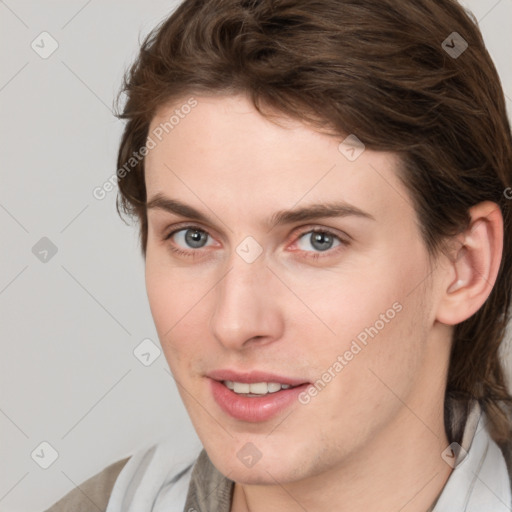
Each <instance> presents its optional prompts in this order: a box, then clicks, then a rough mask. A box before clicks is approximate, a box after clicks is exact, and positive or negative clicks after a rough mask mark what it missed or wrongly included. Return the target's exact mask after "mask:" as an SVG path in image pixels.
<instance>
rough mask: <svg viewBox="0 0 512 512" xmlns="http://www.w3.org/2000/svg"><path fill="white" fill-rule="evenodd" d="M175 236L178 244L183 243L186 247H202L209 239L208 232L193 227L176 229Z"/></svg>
mask: <svg viewBox="0 0 512 512" xmlns="http://www.w3.org/2000/svg"><path fill="white" fill-rule="evenodd" d="M173 236H174V237H175V240H176V242H177V243H178V245H181V246H182V247H183V248H185V249H187V248H192V249H200V248H201V247H204V246H205V245H206V242H207V240H208V233H206V232H204V231H201V230H199V229H191V228H185V229H180V230H179V231H176V233H174V235H173ZM180 242H181V243H180Z"/></svg>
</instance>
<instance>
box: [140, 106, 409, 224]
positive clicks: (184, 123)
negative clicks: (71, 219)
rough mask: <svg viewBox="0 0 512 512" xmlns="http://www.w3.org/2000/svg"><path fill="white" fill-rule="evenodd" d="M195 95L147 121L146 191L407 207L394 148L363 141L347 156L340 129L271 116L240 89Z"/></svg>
mask: <svg viewBox="0 0 512 512" xmlns="http://www.w3.org/2000/svg"><path fill="white" fill-rule="evenodd" d="M194 101H195V103H196V104H195V106H194V107H193V108H190V109H189V108H183V106H184V105H186V104H188V103H190V102H189V98H184V99H183V100H181V101H177V102H174V103H173V104H172V105H168V106H165V107H162V108H161V109H160V110H159V111H158V112H157V115H156V116H155V117H154V119H153V120H152V122H151V125H150V129H149V136H150V137H151V138H152V139H153V141H154V143H155V147H154V148H153V149H152V150H151V151H150V152H149V153H148V155H147V156H146V165H145V172H146V187H147V193H148V198H151V197H152V195H154V194H156V193H162V192H164V193H168V194H169V195H173V196H174V197H177V196H179V197H181V198H186V199H188V200H189V202H193V203H194V204H195V205H198V204H199V202H198V199H201V200H202V201H203V202H205V201H206V199H208V200H209V201H210V202H215V203H217V204H221V203H222V204H223V206H224V207H226V208H227V207H228V206H229V205H232V207H233V211H235V204H239V205H243V206H244V208H245V209H246V210H247V209H249V208H250V207H252V208H255V209H266V210H269V209H275V210H277V209H280V208H283V207H291V206H292V205H294V204H297V203H298V202H299V201H301V202H302V201H308V200H311V201H317V200H345V201H347V202H352V203H353V204H354V203H355V202H357V203H358V204H357V206H358V207H360V208H362V209H366V210H367V211H369V212H370V213H372V214H376V215H379V214H383V213H385V211H387V210H389V209H390V208H394V209H396V208H397V207H407V208H410V202H409V201H408V195H407V192H406V191H405V190H404V188H403V186H402V184H401V182H400V181H399V179H398V176H397V168H398V165H399V160H398V158H397V157H396V156H395V155H394V154H391V153H384V152H375V151H370V150H368V149H365V150H364V151H363V152H362V153H361V154H360V155H359V156H358V157H357V158H356V159H349V158H347V154H346V152H344V148H345V146H342V147H341V149H340V143H341V142H342V141H343V140H344V138H343V137H342V136H340V137H333V136H329V135H326V134H323V133H319V132H318V131H316V130H314V129H313V128H311V127H309V126H307V125H305V124H303V123H301V122H300V121H297V120H294V119H290V118H286V117H280V118H279V119H278V123H279V124H275V123H273V122H272V121H271V120H269V119H267V118H266V117H264V116H262V115H261V114H259V113H258V112H257V110H256V109H255V108H254V106H253V105H252V103H251V102H250V101H249V100H248V99H247V98H246V97H244V96H221V97H199V96H195V97H194ZM187 102H188V103H187ZM349 156H350V154H349ZM352 156H353V154H352ZM356 156H357V154H356ZM206 202H208V201H206ZM400 202H401V203H403V204H402V205H400ZM402 213H403V212H402Z"/></svg>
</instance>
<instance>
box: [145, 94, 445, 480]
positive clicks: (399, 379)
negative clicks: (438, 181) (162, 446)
mask: <svg viewBox="0 0 512 512" xmlns="http://www.w3.org/2000/svg"><path fill="white" fill-rule="evenodd" d="M196 99H197V102H198V104H197V106H196V107H195V108H194V109H192V110H191V112H190V113H189V114H188V115H186V116H184V117H183V119H180V121H179V124H176V125H175V126H174V128H173V129H172V130H169V133H168V134H165V135H164V136H163V137H162V141H161V142H158V143H157V145H156V147H155V148H154V149H152V150H151V151H150V152H149V154H148V156H147V157H146V187H147V197H148V202H149V203H151V202H152V201H153V200H154V199H155V197H156V196H157V195H161V196H165V197H167V198H170V199H172V200H175V201H179V202H180V203H183V204H185V205H187V206H188V207H190V208H193V209H194V210H197V211H198V212H200V214H201V217H202V218H201V220H198V219H197V218H195V217H194V216H191V215H189V212H184V211H182V212H181V214H177V213H171V212H170V211H166V210H165V209H164V208H162V207H150V208H148V224H149V227H148V242H147V254H146V284H147V293H148V298H149V303H150V307H151V311H152V315H153V318H154V321H155V324H156V328H157V331H158V334H159V338H160V341H161V344H162V347H163V350H164V352H165V356H166V359H167V361H168V364H169V366H170V369H171V371H172V373H173V375H174V377H175V379H176V382H177V383H178V388H179V391H180V394H181V397H182V399H183V402H184V404H185V406H186V408H187V410H188V413H189V415H190V418H191V420H192V422H193V424H194V427H195V429H196V430H197V433H198V435H199V437H200V439H201V441H202V443H203V445H204V447H205V449H206V451H207V452H208V454H209V456H210V458H211V460H212V462H213V463H214V464H215V466H216V467H217V468H218V469H219V470H220V471H221V472H222V473H223V474H225V475H226V476H228V478H230V479H233V480H235V481H237V482H244V483H249V484H250V483H268V484H275V483H276V482H280V483H286V482H297V481H301V480H305V479H307V478H315V477H316V476H319V475H322V474H326V472H329V471H335V470H337V469H339V468H342V467H348V465H352V467H353V466H354V464H356V463H357V461H358V460H366V462H365V464H368V460H369V457H370V458H371V457H374V455H375V454H377V453H379V451H380V452H384V451H385V450H395V451H396V450H398V449H403V450H404V451H405V452H407V450H408V447H411V446H413V444H415V445H416V446H417V445H418V443H422V442H425V443H434V444H435V445H436V449H437V447H439V453H441V451H442V449H443V448H444V447H445V446H446V444H445V443H446V438H445V434H444V430H443V426H442V425H443V423H442V404H443V394H444V383H445V376H446V372H447V365H448V356H449V348H450V347H449V337H450V332H451V331H450V329H449V328H448V327H447V326H446V325H443V324H440V323H439V322H437V321H436V312H437V307H438V303H439V297H440V295H441V288H442V283H441V281H442V280H441V278H440V277H439V276H440V275H441V274H442V270H440V269H445V267H444V266H443V265H441V264H436V265H431V264H430V262H429V258H428V254H427V250H426V248H425V245H424V243H423V241H422V239H421V235H420V228H419V223H418V220H417V218H416V215H415V213H414V211H413V208H412V201H411V199H410V195H409V193H408V192H407V191H406V189H405V188H404V186H403V185H402V184H401V182H400V181H399V178H398V175H397V168H398V159H397V157H396V156H394V155H393V154H389V153H382V152H374V151H371V150H369V149H366V150H365V151H363V152H362V153H361V154H360V155H359V156H358V157H357V158H356V159H355V160H354V157H355V156H357V154H358V153H357V150H356V151H354V153H353V154H352V153H351V151H350V150H349V151H348V152H344V151H343V146H342V151H340V148H339V145H340V142H342V140H343V138H338V139H336V138H335V137H330V136H327V135H325V134H320V133H318V132H316V131H315V130H313V129H312V128H309V127H307V126H305V125H303V124H301V123H299V122H297V121H292V120H290V119H286V120H281V124H283V123H284V125H283V126H278V125H276V124H273V123H272V122H271V121H269V120H268V119H265V118H264V117H262V116H260V115H259V114H258V113H257V111H256V110H255V109H254V107H253V106H252V104H251V103H250V102H249V101H248V100H247V99H246V98H245V97H244V96H229V97H228V96H225V97H215V98H214V97H197V96H196ZM184 103H185V100H184ZM176 106H177V105H172V107H171V106H169V107H168V108H162V109H161V110H160V111H159V112H158V115H157V116H155V118H154V119H153V121H152V123H151V127H150V133H151V132H152V131H153V130H154V129H155V127H157V126H158V125H159V124H160V123H162V122H165V121H167V120H168V119H169V118H170V116H171V115H172V113H173V111H174V110H175V108H176ZM178 106H179V105H178ZM356 135H357V134H356ZM347 156H348V157H349V158H347ZM334 203H340V204H341V203H342V204H343V205H345V206H346V208H347V209H346V210H345V211H344V212H345V214H344V215H341V214H340V215H338V216H327V215H325V216H318V217H316V218H310V217H308V216H303V217H298V216H297V217H295V218H294V217H291V216H290V217H284V218H282V219H281V220H282V222H278V223H273V220H275V219H276V214H277V213H278V212H284V211H287V212H293V211H298V210H301V209H303V208H308V207H311V206H312V205H317V204H322V205H333V204H334ZM160 204H162V203H160ZM340 211H342V210H340ZM355 212H358V213H355ZM197 230H200V231H199V232H197ZM312 230H315V231H319V232H320V233H312ZM172 232H174V235H172V236H170V237H169V238H167V237H168V236H169V235H170V234H171V233H172ZM322 233H324V234H323V235H322ZM315 237H316V238H315ZM166 238H167V239H166ZM177 251H182V252H177ZM437 263H439V262H437ZM443 271H444V270H443ZM445 281H446V280H445ZM445 281H443V283H445ZM365 333H366V336H365ZM370 333H371V334H370ZM362 340H365V341H362ZM336 363H339V364H336ZM265 374H271V376H269V375H265ZM326 374H327V375H326ZM329 376H330V378H329ZM319 379H320V380H321V381H322V383H323V384H324V385H323V386H322V385H318V389H320V391H317V392H316V395H315V392H314V391H312V389H313V386H312V385H313V384H314V383H315V382H317V381H318V380H319ZM223 380H231V381H237V380H238V381H241V382H247V381H253V382H254V381H256V382H261V381H266V382H277V383H291V384H302V386H300V387H299V388H297V389H289V390H282V391H278V392H275V393H269V394H268V395H265V397H263V398H261V397H244V396H242V397H240V396H239V395H237V394H235V393H234V391H230V390H228V389H227V387H226V386H225V385H224V384H222V383H220V382H219V381H223ZM259 387H260V388H261V389H260V390H258V389H257V388H258V386H256V387H255V388H253V389H255V390H256V391H261V390H263V391H264V390H265V388H264V387H261V386H259ZM237 389H239V390H240V389H241V390H244V387H243V386H241V387H238V386H237ZM411 433H412V438H413V439H412V440H410V439H409V438H410V437H411ZM370 453H371V454H374V455H372V456H370V455H369V454H370ZM365 456H368V457H366V459H365Z"/></svg>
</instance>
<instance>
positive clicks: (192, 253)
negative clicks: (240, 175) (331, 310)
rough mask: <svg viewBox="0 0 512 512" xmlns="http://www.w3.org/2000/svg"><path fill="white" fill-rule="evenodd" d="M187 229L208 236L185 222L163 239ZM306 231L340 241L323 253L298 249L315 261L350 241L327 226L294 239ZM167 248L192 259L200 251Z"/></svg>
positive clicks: (343, 246) (165, 239)
mask: <svg viewBox="0 0 512 512" xmlns="http://www.w3.org/2000/svg"><path fill="white" fill-rule="evenodd" d="M189 229H191V230H196V231H200V232H202V233H206V234H207V235H208V236H210V235H209V233H208V232H207V231H205V230H204V229H202V228H200V227H199V226H195V225H193V224H187V225H184V226H180V227H179V228H177V229H174V230H173V231H171V232H170V233H169V234H168V235H166V236H164V241H167V240H169V239H170V238H171V237H172V236H173V235H175V234H176V233H178V232H179V231H183V230H189ZM307 233H323V234H327V235H329V236H332V237H334V238H337V239H338V240H339V241H340V245H338V246H336V247H335V248H333V249H328V250H327V251H325V254H324V253H322V252H315V253H313V254H309V253H310V252H312V251H300V249H299V252H305V253H306V254H307V256H306V258H309V259H312V260H315V261H316V260H318V259H320V258H324V257H328V256H332V255H333V254H336V253H337V252H338V251H339V250H342V249H344V248H345V247H347V246H348V245H350V242H349V241H348V240H347V239H343V238H341V237H340V236H339V235H338V234H336V233H335V232H334V231H331V230H329V229H327V228H320V227H316V228H309V229H304V231H301V232H299V233H298V234H297V235H296V241H297V240H299V239H300V238H301V237H302V236H304V235H305V234H307ZM169 249H170V250H171V251H172V252H174V253H175V254H178V255H180V256H184V257H186V258H192V259H194V258H195V257H196V256H198V253H199V252H200V251H199V249H196V250H190V251H185V250H183V249H179V248H178V247H176V246H174V245H173V244H169Z"/></svg>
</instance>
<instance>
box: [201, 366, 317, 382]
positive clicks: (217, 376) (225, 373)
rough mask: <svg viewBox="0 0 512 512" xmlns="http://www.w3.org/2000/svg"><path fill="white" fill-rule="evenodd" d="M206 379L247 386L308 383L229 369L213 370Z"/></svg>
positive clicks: (280, 376)
mask: <svg viewBox="0 0 512 512" xmlns="http://www.w3.org/2000/svg"><path fill="white" fill-rule="evenodd" d="M207 377H210V379H213V380H217V381H225V380H229V381H232V382H244V383H248V384H254V383H255V382H276V383H278V384H288V385H290V386H299V385H300V384H306V383H308V381H307V380H305V379H300V378H299V379H296V378H293V377H285V376H283V375H277V374H275V373H269V372H262V371H258V370H252V371H250V372H238V371H235V370H229V369H221V370H213V371H211V372H209V373H207Z"/></svg>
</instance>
